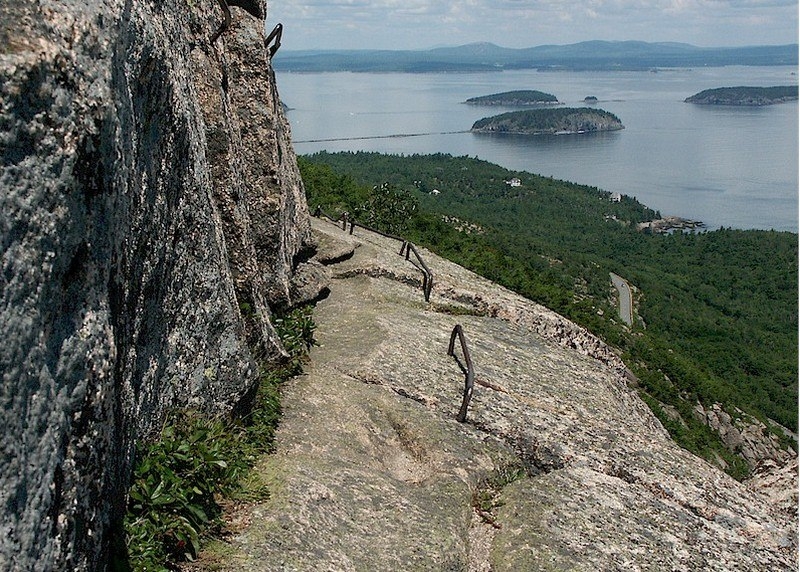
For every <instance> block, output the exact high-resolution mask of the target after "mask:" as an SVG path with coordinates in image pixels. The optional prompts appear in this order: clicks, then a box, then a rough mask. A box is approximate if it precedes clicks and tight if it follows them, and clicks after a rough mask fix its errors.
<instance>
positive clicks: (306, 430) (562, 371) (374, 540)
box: [214, 220, 796, 572]
mask: <svg viewBox="0 0 800 572" xmlns="http://www.w3.org/2000/svg"><path fill="white" fill-rule="evenodd" d="M314 225H315V232H316V233H317V235H318V239H319V243H320V254H319V255H318V259H320V260H322V261H328V262H331V261H336V262H335V263H333V264H330V265H329V267H328V269H329V272H330V273H331V276H332V285H331V293H330V296H329V297H328V298H326V299H325V300H323V301H321V302H320V303H319V304H318V306H317V309H316V311H315V315H314V317H315V321H316V323H317V334H316V338H317V341H318V343H319V345H318V346H317V347H315V348H313V350H312V352H311V360H310V364H309V365H308V367H307V368H306V372H305V373H304V375H302V376H300V377H298V378H296V379H295V380H292V381H290V382H289V383H287V385H286V387H285V391H284V397H283V407H284V415H283V420H282V422H281V425H280V428H279V430H278V434H277V440H276V447H277V450H276V452H275V453H274V454H272V455H269V456H267V457H265V458H264V459H262V461H261V462H260V463H259V465H258V470H259V471H260V474H261V476H262V478H263V480H264V481H265V482H266V484H267V485H268V486H269V490H270V498H269V499H268V500H267V501H265V502H263V503H261V504H258V505H257V506H255V507H252V509H251V510H250V511H249V513H248V515H247V519H246V520H247V521H248V522H249V526H247V527H245V528H244V529H243V530H241V531H240V532H239V533H238V534H236V535H235V536H234V537H233V538H232V539H231V541H230V542H229V544H227V545H226V546H225V547H224V549H222V550H218V551H217V552H219V553H221V556H220V555H218V556H217V558H216V559H215V564H214V569H218V570H252V571H311V570H314V571H340V570H341V571H365V572H366V571H375V570H404V571H408V570H420V571H422V570H426V571H427V570H453V571H456V570H463V571H469V572H486V571H503V570H508V571H511V570H514V571H519V570H540V569H541V570H592V571H595V570H653V571H662V570H720V571H722V570H790V569H794V566H795V562H794V561H793V550H794V546H796V545H794V544H793V540H792V539H793V538H794V537H793V536H792V535H793V534H795V533H796V521H792V519H789V518H788V517H786V516H785V515H781V514H779V513H778V512H776V511H775V510H773V508H772V507H771V506H769V505H767V504H766V503H765V502H764V500H763V498H762V497H760V496H759V495H757V494H755V493H753V492H751V491H748V490H747V489H746V488H745V487H743V486H742V485H740V484H739V483H736V482H735V481H733V480H732V479H730V478H728V477H727V476H726V475H725V474H723V473H721V472H719V471H717V470H715V469H713V468H712V467H710V466H708V465H707V464H705V463H704V462H703V461H701V460H699V459H697V458H695V457H693V456H692V455H690V454H688V453H686V452H685V451H683V450H681V449H680V448H678V447H677V446H675V445H674V443H672V441H670V440H669V438H668V437H667V435H666V433H665V432H664V430H663V429H662V428H661V426H660V425H659V424H658V422H657V421H656V420H655V418H654V417H653V416H652V414H651V413H650V411H649V410H648V409H647V407H646V406H645V405H644V404H643V403H642V402H641V401H640V400H639V399H638V397H637V396H636V395H635V394H634V393H633V392H632V391H631V390H629V389H628V387H627V386H626V385H625V382H624V375H623V373H624V372H623V371H622V367H621V365H620V364H619V362H618V360H616V358H615V356H614V355H613V353H611V352H610V351H609V350H608V349H607V348H605V347H604V346H603V345H602V344H601V343H599V342H598V341H597V340H595V339H594V338H592V337H591V336H590V335H588V334H587V333H586V332H584V331H582V330H581V329H580V328H577V327H576V326H574V325H572V324H570V323H569V322H567V321H566V320H564V319H563V318H561V317H560V316H557V315H555V314H553V313H552V312H549V311H548V310H546V309H544V308H541V307H539V306H536V305H535V304H532V303H530V302H528V301H525V300H524V299H522V298H520V297H518V296H515V295H514V294H512V293H510V292H508V291H506V290H504V289H502V288H500V287H498V286H496V285H494V284H492V283H490V282H488V281H485V280H483V279H481V278H479V277H477V276H475V275H473V274H472V273H469V272H468V271H466V270H464V269H463V268H460V267H458V266H456V265H453V264H451V263H449V262H447V261H444V260H442V259H439V258H437V257H435V256H433V255H432V254H429V253H427V252H425V251H423V256H424V257H425V260H426V263H427V264H428V266H430V267H431V269H432V271H433V274H434V280H435V286H434V294H433V296H432V298H431V302H430V303H426V302H425V301H424V299H423V294H422V291H421V287H420V286H421V278H422V275H421V273H420V272H419V271H418V270H417V269H416V268H415V267H414V266H413V265H412V264H411V263H410V262H408V261H406V260H405V259H404V258H402V257H400V256H398V255H397V252H398V251H399V247H400V245H399V243H397V242H396V241H392V240H390V239H385V238H383V237H379V236H376V235H373V234H371V233H368V232H366V231H363V230H361V229H358V230H357V231H356V234H357V236H355V237H351V236H349V235H347V234H346V233H344V232H342V231H341V230H340V229H338V228H337V227H335V226H334V225H332V224H330V223H328V222H325V221H319V220H315V221H314ZM456 323H461V324H462V325H463V327H464V330H465V332H466V335H467V337H468V339H469V342H470V350H471V353H472V358H473V361H474V363H475V366H476V369H477V377H478V382H479V385H478V386H476V389H475V395H474V398H473V402H472V404H471V406H470V409H469V412H468V416H467V422H466V423H463V424H462V423H458V422H457V421H456V420H455V416H456V413H457V412H458V408H459V406H460V403H461V397H462V390H463V383H464V376H463V373H462V372H461V370H460V369H459V368H458V366H457V364H456V362H455V360H454V359H453V358H452V357H449V356H447V354H446V350H447V345H448V342H449V337H450V332H451V331H452V328H453V326H454V325H455V324H456ZM476 507H477V508H476ZM793 526H794V528H793Z"/></svg>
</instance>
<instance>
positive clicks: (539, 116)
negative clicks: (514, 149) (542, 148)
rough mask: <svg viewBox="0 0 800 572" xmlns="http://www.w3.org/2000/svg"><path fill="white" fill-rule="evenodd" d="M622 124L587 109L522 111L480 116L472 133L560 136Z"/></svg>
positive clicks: (618, 127) (566, 108)
mask: <svg viewBox="0 0 800 572" xmlns="http://www.w3.org/2000/svg"><path fill="white" fill-rule="evenodd" d="M624 128H625V127H624V125H622V121H620V120H619V118H618V117H617V116H616V115H614V114H613V113H610V112H608V111H604V110H602V109H591V108H588V107H580V108H575V107H565V108H560V109H526V110H523V111H511V112H508V113H502V114H500V115H495V116H493V117H484V118H483V119H479V120H478V121H476V122H475V123H474V124H473V125H472V131H473V132H475V133H513V134H519V135H560V134H567V133H593V132H597V131H617V130H619V129H624Z"/></svg>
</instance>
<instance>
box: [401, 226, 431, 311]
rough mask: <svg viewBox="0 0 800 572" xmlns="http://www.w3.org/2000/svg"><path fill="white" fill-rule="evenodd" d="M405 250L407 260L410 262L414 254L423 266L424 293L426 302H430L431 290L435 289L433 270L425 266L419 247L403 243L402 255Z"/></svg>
mask: <svg viewBox="0 0 800 572" xmlns="http://www.w3.org/2000/svg"><path fill="white" fill-rule="evenodd" d="M404 250H405V255H406V260H409V256H410V254H411V253H412V252H413V253H414V256H415V257H416V259H417V262H419V265H420V266H421V268H420V270H422V291H423V293H424V294H425V301H426V302H430V301H431V290H432V289H433V273H432V272H431V269H430V268H428V265H427V264H425V261H424V260H422V257H421V256H420V254H419V251H418V250H417V247H416V246H414V244H413V243H411V242H409V241H407V240H406V241H405V242H403V246H401V247H400V255H402V254H403V251H404Z"/></svg>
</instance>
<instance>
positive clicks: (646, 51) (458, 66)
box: [274, 40, 798, 72]
mask: <svg viewBox="0 0 800 572" xmlns="http://www.w3.org/2000/svg"><path fill="white" fill-rule="evenodd" d="M797 53H798V46H797V44H787V45H777V46H744V47H713V48H704V47H698V46H693V45H691V44H681V43H676V42H656V43H653V42H641V41H614V42H610V41H603V40H592V41H586V42H579V43H576V44H566V45H542V46H536V47H531V48H522V49H516V48H504V47H502V46H498V45H496V44H492V43H488V42H479V43H472V44H465V45H462V46H456V47H444V48H434V49H429V50H303V51H289V50H286V51H282V52H280V54H279V55H277V56H276V58H275V60H274V65H275V69H276V70H282V71H305V72H315V71H317V72H322V71H354V72H379V71H380V72H424V71H480V70H498V71H500V70H503V69H572V70H647V69H652V68H658V67H693V66H726V65H759V66H763V65H796V64H797V63H798V57H797Z"/></svg>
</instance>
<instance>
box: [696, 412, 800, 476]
mask: <svg viewBox="0 0 800 572" xmlns="http://www.w3.org/2000/svg"><path fill="white" fill-rule="evenodd" d="M693 412H694V415H695V417H696V418H697V419H698V420H699V421H701V422H703V423H705V424H706V425H708V427H709V428H710V429H712V430H713V431H715V432H716V433H718V434H719V436H720V438H721V439H722V442H723V443H724V444H725V447H727V448H728V449H729V450H730V451H732V452H734V453H736V454H738V455H741V456H742V457H743V458H744V460H745V461H747V465H748V466H749V467H750V469H751V470H753V469H756V468H757V467H759V466H761V465H762V463H763V462H764V461H768V460H769V461H775V462H777V464H779V465H782V464H785V463H787V462H788V461H789V460H790V459H791V458H793V457H794V458H796V457H797V454H796V453H795V452H794V451H793V450H791V449H789V450H787V449H785V448H784V447H782V446H781V443H780V440H779V439H778V437H777V436H776V435H774V434H773V433H771V432H770V431H769V429H768V428H767V426H766V425H765V424H764V423H762V422H761V421H759V420H758V419H756V418H755V417H753V416H752V415H748V414H747V413H745V412H744V411H741V410H740V409H735V411H734V413H735V414H736V416H735V417H732V416H731V414H730V413H728V412H727V411H725V409H723V407H722V406H721V405H720V404H719V403H715V404H714V405H712V406H711V407H709V408H707V409H706V408H704V407H703V406H702V405H701V404H700V403H698V404H696V405H695V407H694V410H693Z"/></svg>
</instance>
